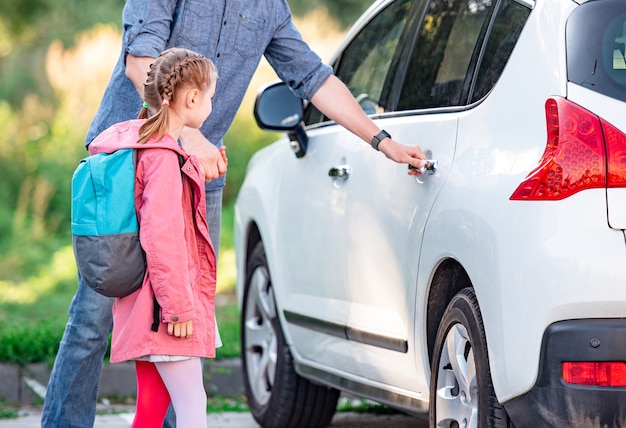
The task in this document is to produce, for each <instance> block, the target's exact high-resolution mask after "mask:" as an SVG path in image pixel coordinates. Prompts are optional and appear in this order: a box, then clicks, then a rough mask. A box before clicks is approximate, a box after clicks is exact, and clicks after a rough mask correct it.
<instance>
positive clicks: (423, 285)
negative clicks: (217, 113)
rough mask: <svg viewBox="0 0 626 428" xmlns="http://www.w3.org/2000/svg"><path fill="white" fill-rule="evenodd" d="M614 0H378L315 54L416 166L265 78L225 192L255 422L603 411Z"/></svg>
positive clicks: (610, 408)
mask: <svg viewBox="0 0 626 428" xmlns="http://www.w3.org/2000/svg"><path fill="white" fill-rule="evenodd" d="M625 46H626V1H624V0H595V1H587V2H584V1H573V0H379V1H377V2H376V3H375V4H373V5H372V6H371V7H370V8H369V9H368V11H367V12H366V13H365V14H364V15H363V16H362V17H361V18H360V19H359V21H358V22H357V23H356V24H355V25H354V27H353V28H352V30H351V31H350V32H349V34H348V35H347V37H346V39H345V41H344V42H343V43H342V45H341V46H340V47H339V49H338V51H337V53H336V55H335V56H334V59H333V60H332V62H331V63H332V66H333V67H334V70H335V73H336V74H337V76H338V77H339V78H340V79H341V80H342V81H343V82H345V83H346V85H347V86H348V87H349V88H350V90H351V91H352V93H353V94H354V96H355V97H356V98H357V99H358V100H359V102H360V103H361V105H362V107H363V109H364V110H365V111H366V112H367V113H368V114H370V115H371V117H372V119H373V120H374V121H375V122H376V124H377V125H378V126H379V127H380V128H381V129H384V130H386V131H387V132H389V133H390V134H391V135H392V136H393V138H394V139H395V140H397V141H399V142H402V143H405V144H415V145H419V146H420V147H421V148H422V150H423V151H424V152H425V153H427V155H428V157H429V158H430V159H431V160H432V162H430V163H429V167H430V170H424V171H423V174H422V175H421V176H420V177H419V178H418V179H416V178H415V177H412V176H410V175H408V174H407V165H401V164H397V163H394V162H392V161H390V160H388V159H387V158H386V157H385V156H384V155H383V154H381V153H380V152H377V151H376V150H373V149H372V148H371V147H369V146H368V145H367V144H365V143H364V142H363V141H361V140H359V139H358V138H357V137H356V136H354V135H353V134H351V133H350V132H348V131H347V130H345V129H344V128H342V127H341V126H339V125H336V124H334V123H333V122H331V121H329V120H328V119H327V118H325V117H324V116H323V115H322V114H321V113H319V112H318V111H317V110H316V109H315V108H314V107H313V105H311V104H306V105H303V104H302V103H301V102H300V100H299V99H297V98H295V97H294V96H293V95H292V94H291V92H290V90H289V89H288V88H287V86H285V85H284V84H282V83H279V84H275V85H271V86H269V87H267V88H266V89H265V90H264V91H263V92H262V93H261V94H260V95H259V98H258V99H257V104H256V106H255V115H256V118H257V121H258V123H259V124H260V126H261V127H263V128H265V129H273V130H284V131H287V132H286V135H285V138H282V139H281V140H279V141H277V142H275V143H273V144H272V145H270V146H268V147H266V148H263V149H262V150H260V151H259V152H258V153H256V154H255V156H254V157H253V159H252V160H251V162H250V164H249V167H248V171H247V175H246V179H245V182H244V184H243V186H242V187H241V190H240V192H239V195H238V199H237V204H236V214H235V223H236V225H235V229H236V230H235V233H236V238H235V239H236V242H235V246H236V254H237V268H238V274H239V279H238V283H237V287H238V288H237V291H238V296H239V298H240V303H241V308H242V332H241V339H242V359H243V368H244V383H245V386H246V392H247V398H248V402H249V406H250V409H251V410H252V413H253V415H254V417H255V419H256V420H257V421H258V422H259V423H260V424H261V425H262V426H263V427H297V428H303V427H316V426H325V425H327V424H328V423H329V421H330V420H331V418H332V416H333V413H334V411H335V408H336V402H337V398H338V396H339V393H340V391H345V392H349V393H351V394H355V395H357V396H360V397H365V398H368V399H371V400H374V401H376V402H380V403H384V404H386V405H388V406H391V407H393V408H397V409H399V410H401V411H404V412H407V413H411V414H415V415H421V416H426V417H429V418H430V425H431V426H432V427H435V426H437V427H481V428H482V427H512V426H516V427H533V428H537V427H559V428H562V427H618V426H625V425H626V363H625V361H626V237H625V233H624V230H625V229H626V135H625V132H626V60H625Z"/></svg>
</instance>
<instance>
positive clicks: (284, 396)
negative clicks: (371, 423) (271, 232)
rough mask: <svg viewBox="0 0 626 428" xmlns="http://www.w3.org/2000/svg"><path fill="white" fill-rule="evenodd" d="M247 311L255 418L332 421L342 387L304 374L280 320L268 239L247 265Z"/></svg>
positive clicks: (279, 427)
mask: <svg viewBox="0 0 626 428" xmlns="http://www.w3.org/2000/svg"><path fill="white" fill-rule="evenodd" d="M246 272H247V277H246V283H245V291H244V300H243V308H242V313H241V317H242V318H241V351H242V369H243V383H244V387H245V391H246V396H247V399H248V406H249V407H250V411H251V413H252V415H253V416H254V419H255V420H256V421H257V422H258V423H259V424H260V425H261V426H262V427H264V428H314V427H325V426H327V425H328V424H329V423H330V420H331V419H332V417H333V415H334V413H335V409H336V407H337V400H338V398H339V391H337V390H336V389H333V388H328V387H325V386H321V385H316V384H313V383H311V382H310V381H308V380H307V379H304V378H302V377H301V376H299V375H298V374H297V373H296V372H295V370H294V366H293V358H292V357H291V353H290V352H289V347H288V346H287V344H286V342H285V338H284V335H283V332H282V329H281V326H280V322H279V320H278V315H277V312H276V305H275V301H274V292H273V288H272V281H271V278H270V274H269V269H268V268H267V260H266V258H265V251H264V248H263V244H262V243H261V242H259V243H258V244H257V245H256V246H255V248H254V251H253V252H252V254H251V255H250V258H249V260H248V265H247V269H246Z"/></svg>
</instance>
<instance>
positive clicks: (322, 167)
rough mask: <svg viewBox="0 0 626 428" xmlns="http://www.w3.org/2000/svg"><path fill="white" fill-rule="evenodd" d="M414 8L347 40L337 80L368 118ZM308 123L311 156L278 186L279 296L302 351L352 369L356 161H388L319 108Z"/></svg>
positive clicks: (388, 15) (394, 11) (288, 170)
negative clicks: (350, 232) (349, 243)
mask: <svg viewBox="0 0 626 428" xmlns="http://www.w3.org/2000/svg"><path fill="white" fill-rule="evenodd" d="M412 4H413V2H412V1H411V0H398V1H395V2H392V1H388V2H386V4H385V5H383V6H382V10H381V11H380V13H378V14H377V15H376V17H375V18H374V19H373V20H372V21H371V22H369V23H367V24H366V25H365V26H364V28H363V29H362V30H361V31H359V32H358V34H356V35H355V37H354V38H353V39H351V41H350V42H349V43H347V47H346V48H345V49H344V50H343V51H342V52H341V56H340V57H339V59H338V61H337V62H338V63H339V64H340V67H339V68H336V72H337V76H338V77H339V78H340V79H341V80H342V81H344V82H345V83H346V84H347V85H348V86H349V88H350V90H351V91H352V93H353V94H354V95H355V97H356V98H357V100H358V101H359V103H360V105H361V106H362V108H363V109H364V110H365V111H366V112H367V113H371V114H374V113H377V112H380V111H382V110H384V108H383V107H382V106H380V105H379V104H380V99H381V94H383V92H384V91H385V89H384V88H383V84H384V83H385V81H386V77H387V75H388V74H389V70H390V69H393V68H394V67H396V64H397V58H395V57H394V55H395V54H396V48H397V47H398V45H399V40H400V38H401V36H402V34H403V32H404V29H405V26H406V23H407V21H408V19H407V18H408V11H410V10H411V9H412ZM305 123H306V125H307V131H306V132H307V135H308V140H309V141H308V149H307V152H306V155H305V156H304V157H302V158H300V159H296V158H295V157H294V158H293V159H290V160H289V161H288V162H286V163H285V167H284V169H283V171H282V174H283V177H286V179H284V180H282V181H281V185H280V189H278V191H279V192H280V197H279V198H278V200H280V201H281V204H282V205H281V207H279V209H278V212H279V216H280V218H279V219H278V222H279V224H281V227H280V228H279V231H278V234H279V236H277V242H279V243H281V244H282V245H281V248H280V249H278V248H277V251H280V254H279V255H278V256H277V260H281V261H284V263H285V265H284V266H282V267H281V268H279V269H278V275H280V278H275V280H276V281H277V282H278V281H280V283H281V284H284V286H283V287H281V289H280V290H277V293H281V299H280V301H281V302H283V309H284V310H283V313H284V315H285V318H286V320H287V324H286V325H287V331H288V332H287V334H288V336H289V337H290V338H291V340H292V341H293V345H294V347H293V349H294V352H295V353H297V354H298V355H299V356H301V357H303V358H305V359H310V360H314V361H316V362H321V363H328V364H332V365H333V366H334V367H337V368H339V369H342V370H346V371H349V370H351V367H352V366H353V365H354V361H353V360H352V359H351V358H347V356H350V355H351V354H352V352H351V351H350V347H351V343H349V342H348V341H346V329H345V326H346V320H347V317H348V311H349V308H350V305H351V301H352V300H353V299H354V296H352V291H351V290H350V289H349V288H348V287H347V283H348V281H347V277H346V254H347V251H346V230H347V229H348V226H347V223H348V222H350V221H352V220H353V219H348V218H346V201H347V198H348V193H347V190H348V187H349V186H350V181H351V175H352V170H351V167H350V165H349V163H350V161H351V159H353V158H354V157H355V155H356V154H359V153H361V152H362V151H363V150H364V149H365V150H368V151H370V152H371V154H372V155H374V156H377V157H378V158H380V159H384V156H383V155H382V154H381V153H377V152H375V151H373V150H372V148H371V147H369V146H368V145H367V144H365V143H364V142H363V141H361V140H360V139H359V138H358V137H356V136H355V135H353V134H352V133H350V132H349V131H348V130H346V129H345V128H343V127H341V126H338V125H336V124H333V123H331V122H329V121H328V119H327V118H325V117H323V115H322V114H321V113H320V112H319V111H317V110H316V109H315V108H314V106H312V105H309V106H308V109H307V111H306V119H305ZM385 162H386V163H388V164H392V162H390V161H389V160H386V161H385ZM397 166H398V167H400V168H402V166H400V165H397ZM404 168H405V169H406V165H405V166H404ZM299 201H304V203H303V204H301V203H299ZM274 275H276V273H275V274H274ZM285 288H286V290H285ZM291 332H294V334H290V333H291Z"/></svg>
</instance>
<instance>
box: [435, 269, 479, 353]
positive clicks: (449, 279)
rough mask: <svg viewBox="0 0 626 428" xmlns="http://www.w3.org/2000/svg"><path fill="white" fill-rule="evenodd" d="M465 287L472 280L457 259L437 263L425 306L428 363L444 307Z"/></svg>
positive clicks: (470, 285)
mask: <svg viewBox="0 0 626 428" xmlns="http://www.w3.org/2000/svg"><path fill="white" fill-rule="evenodd" d="M466 287H472V282H471V281H470V278H469V276H468V275H467V272H466V271H465V269H464V268H463V266H461V264H460V263H459V262H458V261H456V260H454V259H446V260H444V261H442V262H441V263H440V264H439V266H438V267H437V269H436V271H435V273H434V275H433V278H432V281H431V284H430V289H429V292H428V303H427V307H426V340H427V344H428V360H429V364H430V363H432V358H433V352H434V348H435V338H436V337H437V330H438V328H439V324H440V323H441V319H442V318H443V314H444V312H445V310H446V307H447V306H448V304H449V303H450V301H451V300H452V298H453V297H454V296H455V295H456V294H457V293H458V292H459V291H461V290H462V289H463V288H466Z"/></svg>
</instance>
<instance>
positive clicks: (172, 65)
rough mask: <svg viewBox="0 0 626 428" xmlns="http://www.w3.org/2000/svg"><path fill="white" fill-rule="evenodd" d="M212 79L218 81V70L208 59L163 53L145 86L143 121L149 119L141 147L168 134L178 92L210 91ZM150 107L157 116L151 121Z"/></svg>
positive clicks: (141, 134)
mask: <svg viewBox="0 0 626 428" xmlns="http://www.w3.org/2000/svg"><path fill="white" fill-rule="evenodd" d="M212 79H217V69H216V68H215V65H214V64H213V62H211V61H210V60H208V59H207V58H205V57H204V56H202V55H200V54H198V53H195V52H193V51H190V50H188V49H183V48H170V49H167V50H165V51H163V52H162V53H161V55H159V56H158V57H157V59H156V60H155V61H154V63H153V64H152V65H151V66H150V71H149V72H148V78H147V79H146V82H145V83H144V85H143V99H144V101H145V102H144V107H143V108H142V109H141V111H140V112H139V119H147V120H146V121H145V123H143V125H142V126H141V127H140V128H139V140H138V141H137V142H138V143H140V144H143V143H146V142H147V141H148V140H150V139H151V138H152V137H154V136H155V135H156V136H157V139H161V138H162V137H163V135H165V134H166V133H167V131H168V125H169V115H168V112H169V105H170V103H173V102H175V101H176V94H177V91H178V90H179V89H181V88H184V87H188V86H191V87H194V88H198V89H200V90H206V89H207V88H208V87H209V85H210V84H211V81H212ZM148 106H150V107H152V108H153V109H154V111H156V113H155V114H154V115H153V116H151V117H149V118H148V113H149V111H148Z"/></svg>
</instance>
